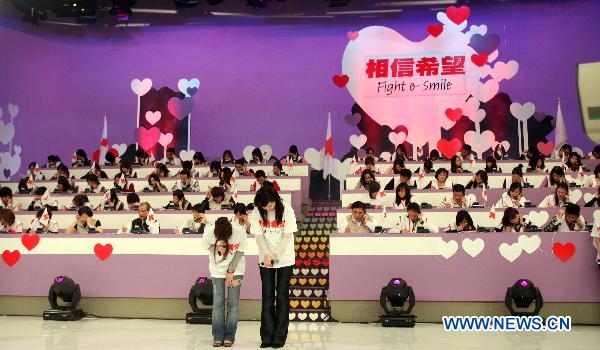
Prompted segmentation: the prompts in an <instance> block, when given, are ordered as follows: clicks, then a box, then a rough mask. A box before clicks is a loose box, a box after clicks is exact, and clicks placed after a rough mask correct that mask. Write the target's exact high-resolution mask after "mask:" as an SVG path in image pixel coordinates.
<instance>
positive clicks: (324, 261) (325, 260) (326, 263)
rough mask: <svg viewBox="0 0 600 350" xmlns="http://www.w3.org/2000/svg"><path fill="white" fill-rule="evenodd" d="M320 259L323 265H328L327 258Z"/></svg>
mask: <svg viewBox="0 0 600 350" xmlns="http://www.w3.org/2000/svg"><path fill="white" fill-rule="evenodd" d="M321 261H322V262H323V265H325V266H329V259H323V260H321Z"/></svg>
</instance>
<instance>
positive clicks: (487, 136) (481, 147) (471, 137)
mask: <svg viewBox="0 0 600 350" xmlns="http://www.w3.org/2000/svg"><path fill="white" fill-rule="evenodd" d="M464 140H465V143H468V144H469V145H471V147H472V148H473V151H475V153H477V154H479V155H481V154H483V152H485V151H487V150H488V149H490V148H492V147H493V145H494V142H495V141H496V136H494V133H493V132H492V131H490V130H486V131H484V132H482V133H481V134H478V133H476V132H475V131H473V130H469V131H467V132H465V135H464Z"/></svg>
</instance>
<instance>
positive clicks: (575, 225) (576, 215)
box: [544, 203, 587, 232]
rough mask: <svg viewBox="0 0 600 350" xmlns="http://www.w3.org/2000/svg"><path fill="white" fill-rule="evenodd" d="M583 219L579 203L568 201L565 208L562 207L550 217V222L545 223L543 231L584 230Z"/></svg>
mask: <svg viewBox="0 0 600 350" xmlns="http://www.w3.org/2000/svg"><path fill="white" fill-rule="evenodd" d="M586 230H587V228H586V226H585V219H584V218H583V215H581V209H580V208H579V205H577V204H573V203H569V204H567V206H566V207H565V208H562V209H560V210H559V211H558V213H557V214H556V215H555V216H554V218H552V220H551V221H550V223H549V224H548V225H546V227H545V228H544V231H547V232H554V231H558V232H569V231H586Z"/></svg>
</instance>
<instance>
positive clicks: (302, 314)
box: [298, 312, 308, 321]
mask: <svg viewBox="0 0 600 350" xmlns="http://www.w3.org/2000/svg"><path fill="white" fill-rule="evenodd" d="M307 317H308V315H307V314H306V312H300V313H298V318H299V319H300V320H302V321H304V320H306V318H307Z"/></svg>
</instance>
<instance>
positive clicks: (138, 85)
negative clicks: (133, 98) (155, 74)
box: [131, 78, 152, 96]
mask: <svg viewBox="0 0 600 350" xmlns="http://www.w3.org/2000/svg"><path fill="white" fill-rule="evenodd" d="M151 88H152V80H150V78H146V79H144V80H142V81H140V80H139V79H133V80H132V81H131V90H133V92H135V94H136V95H138V96H144V95H145V94H147V93H148V91H150V89H151Z"/></svg>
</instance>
